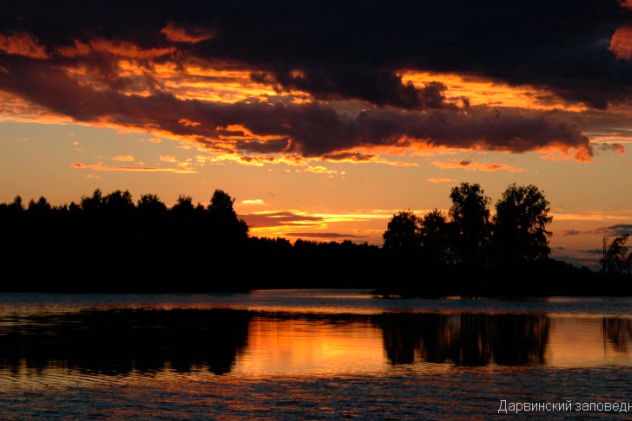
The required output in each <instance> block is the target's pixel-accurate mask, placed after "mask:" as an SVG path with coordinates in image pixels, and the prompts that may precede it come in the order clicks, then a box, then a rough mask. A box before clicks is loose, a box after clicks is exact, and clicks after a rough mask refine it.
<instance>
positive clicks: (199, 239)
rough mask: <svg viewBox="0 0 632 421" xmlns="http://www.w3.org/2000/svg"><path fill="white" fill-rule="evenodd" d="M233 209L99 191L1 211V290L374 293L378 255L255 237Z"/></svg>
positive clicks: (218, 194) (222, 202)
mask: <svg viewBox="0 0 632 421" xmlns="http://www.w3.org/2000/svg"><path fill="white" fill-rule="evenodd" d="M234 201H235V199H234V198H232V197H231V196H230V195H229V194H227V193H226V192H224V191H223V190H219V189H218V190H215V192H214V193H213V195H212V196H211V198H210V201H209V202H208V203H207V204H200V203H198V204H194V203H193V201H192V198H191V197H189V196H185V195H181V196H180V197H179V198H178V200H177V202H176V203H175V204H174V205H173V206H171V207H168V206H166V205H165V203H163V202H162V201H161V200H160V198H159V197H158V196H157V195H154V194H145V195H142V196H141V197H140V199H138V200H137V201H134V199H133V197H132V195H131V194H130V192H129V191H120V190H117V191H114V192H112V193H109V194H103V192H102V191H101V190H100V189H97V190H95V191H94V192H93V193H92V195H88V196H83V197H81V200H80V201H79V202H77V203H75V202H72V203H70V204H64V205H61V206H53V205H51V204H50V203H49V202H48V201H47V200H46V198H44V197H40V198H39V199H38V200H31V201H30V202H29V203H28V204H25V203H24V202H23V200H22V198H21V197H19V196H18V197H16V198H15V199H14V200H13V202H11V203H2V204H0V267H1V268H2V269H1V270H0V290H3V291H73V292H223V291H231V292H233V291H247V290H250V289H253V288H281V287H283V288H310V287H365V288H372V287H374V286H375V285H376V283H377V279H378V274H377V273H376V272H375V269H374V268H373V267H371V265H367V264H366V262H373V263H374V264H376V265H378V266H381V264H380V263H379V260H380V258H381V256H380V251H381V249H379V248H378V247H377V246H370V245H368V244H366V243H364V244H354V243H352V242H351V241H344V242H342V243H337V242H329V243H321V242H314V241H305V240H297V241H295V242H294V243H290V242H289V241H288V240H286V239H282V238H274V239H272V238H258V237H254V236H249V235H248V232H249V227H248V225H247V224H246V222H244V221H243V220H242V219H240V218H238V216H237V214H236V212H235V210H234V207H233V205H234Z"/></svg>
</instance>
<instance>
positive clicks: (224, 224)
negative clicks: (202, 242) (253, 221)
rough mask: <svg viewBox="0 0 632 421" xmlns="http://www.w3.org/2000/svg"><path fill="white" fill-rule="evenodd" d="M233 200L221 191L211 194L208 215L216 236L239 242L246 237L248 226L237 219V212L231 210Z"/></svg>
mask: <svg viewBox="0 0 632 421" xmlns="http://www.w3.org/2000/svg"><path fill="white" fill-rule="evenodd" d="M233 203H235V199H234V198H232V197H231V196H230V195H229V194H228V193H226V192H225V191H223V190H220V189H217V190H215V191H214V192H213V196H212V197H211V203H210V205H209V206H208V213H209V216H210V217H211V221H212V226H213V227H214V228H213V229H214V231H215V233H216V234H219V235H221V236H224V237H230V238H231V239H233V240H241V239H244V238H246V237H247V236H248V228H249V227H248V224H246V222H245V221H243V220H242V219H238V218H237V212H235V209H234V208H233Z"/></svg>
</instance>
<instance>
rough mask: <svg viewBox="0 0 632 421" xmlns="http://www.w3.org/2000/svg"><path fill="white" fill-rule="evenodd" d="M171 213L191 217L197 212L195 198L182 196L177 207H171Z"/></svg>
mask: <svg viewBox="0 0 632 421" xmlns="http://www.w3.org/2000/svg"><path fill="white" fill-rule="evenodd" d="M171 211H172V212H174V213H176V214H179V215H190V214H192V213H193V211H195V208H194V207H193V198H191V196H185V195H182V194H181V195H180V196H178V201H177V202H176V204H175V205H173V206H172V207H171Z"/></svg>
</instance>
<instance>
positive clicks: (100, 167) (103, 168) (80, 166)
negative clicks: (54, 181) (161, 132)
mask: <svg viewBox="0 0 632 421" xmlns="http://www.w3.org/2000/svg"><path fill="white" fill-rule="evenodd" d="M70 166H71V167H73V168H77V169H86V168H87V169H91V170H94V171H125V172H170V173H175V174H195V173H197V170H195V169H193V168H186V167H184V168H156V167H112V166H108V165H101V164H82V163H80V162H74V163H72V164H70Z"/></svg>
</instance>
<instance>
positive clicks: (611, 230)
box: [598, 224, 632, 236]
mask: <svg viewBox="0 0 632 421" xmlns="http://www.w3.org/2000/svg"><path fill="white" fill-rule="evenodd" d="M598 231H599V232H602V233H603V232H604V231H605V232H606V233H607V234H610V235H617V236H618V235H624V234H628V235H632V224H617V225H611V226H609V227H606V228H604V229H603V230H598Z"/></svg>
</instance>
